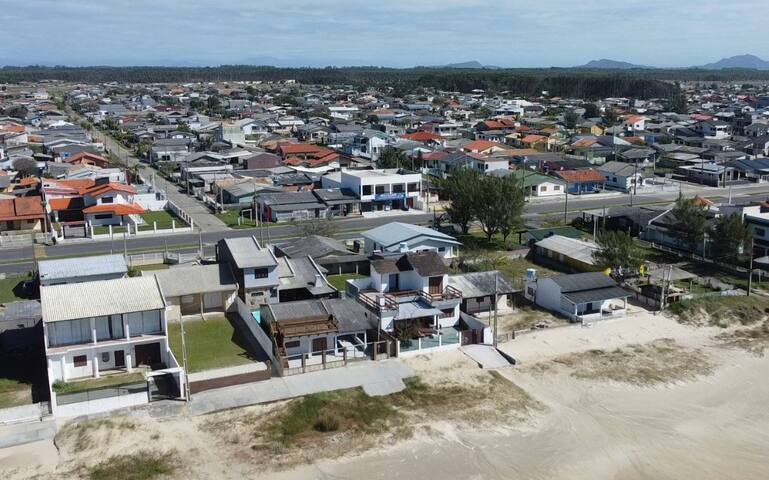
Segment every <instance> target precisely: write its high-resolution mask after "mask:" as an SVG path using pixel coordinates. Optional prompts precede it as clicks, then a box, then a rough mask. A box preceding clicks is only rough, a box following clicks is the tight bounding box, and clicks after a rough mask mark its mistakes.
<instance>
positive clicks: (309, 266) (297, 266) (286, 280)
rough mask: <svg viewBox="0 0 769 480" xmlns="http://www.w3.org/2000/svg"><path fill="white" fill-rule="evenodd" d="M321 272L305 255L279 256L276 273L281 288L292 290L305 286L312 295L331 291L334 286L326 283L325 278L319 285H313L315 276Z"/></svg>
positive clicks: (333, 290)
mask: <svg viewBox="0 0 769 480" xmlns="http://www.w3.org/2000/svg"><path fill="white" fill-rule="evenodd" d="M322 274H323V272H322V271H320V270H318V269H317V268H315V266H314V265H313V263H312V261H311V260H310V259H309V258H307V257H300V258H293V259H289V258H288V257H281V258H279V259H278V275H279V277H280V289H281V290H293V289H296V288H306V289H307V290H308V291H309V292H310V293H311V294H313V295H324V294H329V293H333V292H335V291H336V290H335V289H334V287H332V286H331V285H329V284H328V283H326V280H325V278H324V279H323V280H322V282H321V285H320V286H319V287H316V286H315V276H316V275H322Z"/></svg>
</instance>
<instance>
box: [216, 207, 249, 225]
mask: <svg viewBox="0 0 769 480" xmlns="http://www.w3.org/2000/svg"><path fill="white" fill-rule="evenodd" d="M216 217H217V218H218V219H219V220H221V221H222V222H224V223H225V224H226V225H227V226H228V227H230V228H254V227H256V222H255V221H252V220H251V219H250V218H249V216H248V215H245V216H243V217H242V219H241V223H240V225H238V219H239V218H241V215H240V210H227V211H224V212H222V213H217V214H216Z"/></svg>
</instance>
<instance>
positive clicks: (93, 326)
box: [91, 318, 96, 343]
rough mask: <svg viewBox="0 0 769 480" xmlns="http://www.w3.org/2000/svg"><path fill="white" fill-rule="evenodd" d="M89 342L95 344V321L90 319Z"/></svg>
mask: <svg viewBox="0 0 769 480" xmlns="http://www.w3.org/2000/svg"><path fill="white" fill-rule="evenodd" d="M91 340H92V341H93V343H96V319H95V318H91Z"/></svg>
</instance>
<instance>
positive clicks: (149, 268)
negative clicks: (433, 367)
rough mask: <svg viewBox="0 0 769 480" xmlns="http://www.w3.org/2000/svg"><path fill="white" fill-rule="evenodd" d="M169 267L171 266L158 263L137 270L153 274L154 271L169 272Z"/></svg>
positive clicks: (142, 266)
mask: <svg viewBox="0 0 769 480" xmlns="http://www.w3.org/2000/svg"><path fill="white" fill-rule="evenodd" d="M169 267H170V265H166V264H165V263H158V264H155V265H141V266H139V267H136V268H138V269H139V270H141V271H142V272H151V271H153V270H168V268H169Z"/></svg>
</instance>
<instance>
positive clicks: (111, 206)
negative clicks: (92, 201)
mask: <svg viewBox="0 0 769 480" xmlns="http://www.w3.org/2000/svg"><path fill="white" fill-rule="evenodd" d="M83 213H88V214H92V213H111V214H113V215H139V214H142V213H144V209H143V208H142V207H141V206H140V205H138V204H136V203H131V204H128V205H127V204H125V203H108V204H104V205H94V206H92V207H88V208H86V209H83Z"/></svg>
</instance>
